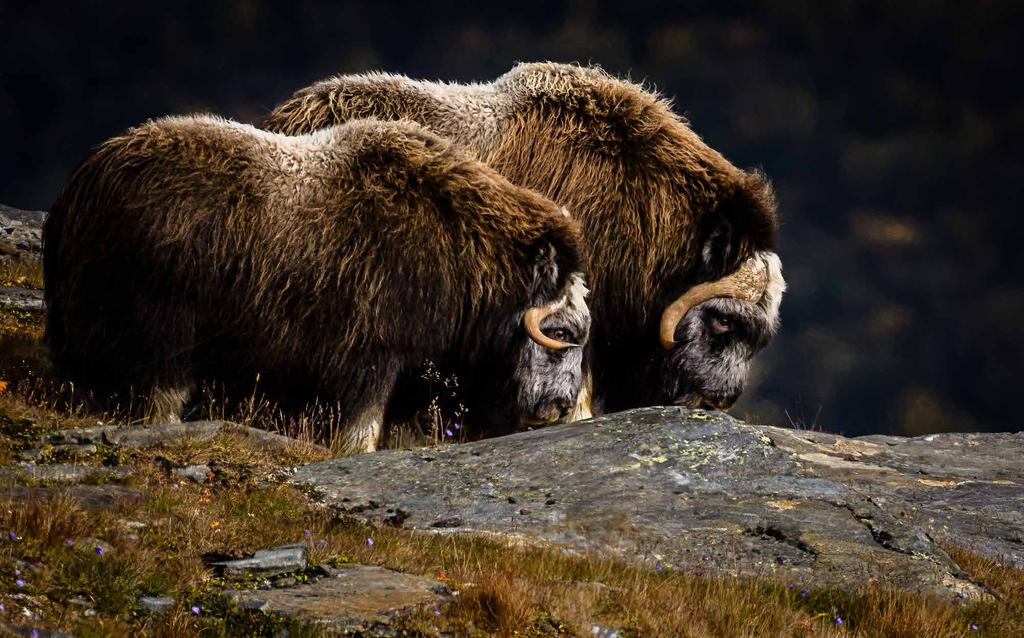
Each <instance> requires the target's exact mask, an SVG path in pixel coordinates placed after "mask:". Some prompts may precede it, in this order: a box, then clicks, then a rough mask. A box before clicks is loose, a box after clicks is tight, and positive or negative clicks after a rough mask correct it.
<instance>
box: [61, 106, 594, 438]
mask: <svg viewBox="0 0 1024 638" xmlns="http://www.w3.org/2000/svg"><path fill="white" fill-rule="evenodd" d="M44 242H45V244H44V270H45V279H46V300H47V303H48V305H49V314H48V328H47V335H48V340H49V345H50V348H51V352H52V355H53V361H54V363H55V365H56V367H57V369H58V371H59V372H60V373H61V375H62V376H64V377H65V378H67V379H69V380H72V381H74V382H76V384H77V386H78V388H79V389H80V390H83V391H89V392H92V393H93V394H95V395H97V396H117V397H120V398H121V399H122V400H123V399H124V398H125V397H126V394H127V393H128V392H135V393H138V394H140V395H141V396H143V397H148V398H149V399H150V400H151V402H152V403H151V407H152V409H153V410H155V411H156V412H157V413H158V414H156V415H154V418H165V417H166V418H173V417H174V414H173V413H174V411H175V410H177V409H180V407H181V404H182V402H183V400H184V397H186V396H187V395H188V393H189V392H191V391H192V390H193V389H194V388H195V385H196V383H197V382H198V381H200V380H207V379H214V380H219V381H223V382H224V383H226V384H228V385H229V386H236V387H240V388H248V389H251V388H252V384H253V383H254V380H255V379H256V376H257V375H260V378H261V382H260V383H261V386H260V387H261V389H263V390H265V391H267V392H268V394H270V395H271V396H276V397H280V398H282V399H285V400H289V401H292V402H298V403H302V402H304V401H311V400H316V399H319V400H322V401H326V402H328V403H336V404H338V405H340V406H342V409H343V410H344V412H343V414H342V416H343V420H346V419H347V420H350V421H359V420H360V419H364V420H365V419H366V418H369V417H366V416H365V415H364V414H362V413H363V412H365V410H369V409H373V410H376V411H378V412H379V411H380V410H382V409H383V407H382V405H383V403H384V402H386V394H387V393H388V392H389V389H390V388H391V387H393V384H394V379H395V377H396V375H397V374H398V373H399V372H400V371H401V370H403V369H406V368H413V367H416V366H418V365H420V364H421V362H422V361H423V360H424V359H426V358H434V359H438V360H440V359H452V358H454V359H456V360H457V362H460V363H462V364H464V365H467V366H470V367H471V368H473V367H474V366H475V367H476V369H478V370H482V369H487V367H488V366H491V367H492V368H495V369H496V370H498V372H497V373H501V372H502V371H500V368H501V367H502V365H503V363H507V361H505V360H503V359H502V357H505V359H506V360H507V359H508V358H509V357H511V356H513V355H512V351H513V343H514V342H516V339H521V335H520V332H521V330H520V328H519V325H518V324H517V317H521V316H522V312H523V310H524V309H525V308H527V307H528V306H530V305H534V304H538V303H547V302H549V301H553V300H557V299H559V298H561V297H562V296H564V295H565V294H566V290H567V288H568V287H569V286H570V285H572V282H573V280H572V274H573V273H577V272H578V271H580V270H581V267H580V257H579V255H578V244H579V229H578V227H577V226H576V224H575V222H573V221H572V220H571V219H568V218H566V217H565V216H564V215H563V214H562V212H561V211H560V209H559V208H558V207H556V206H555V205H554V204H553V203H552V202H550V201H549V200H547V199H545V198H544V197H541V196H540V195H538V194H536V193H533V192H531V191H529V190H526V189H523V188H518V187H515V186H513V185H511V184H510V183H509V182H508V181H507V180H506V179H505V178H503V177H502V176H500V175H499V174H497V173H496V172H495V171H493V170H491V169H490V168H488V167H487V166H486V165H484V164H482V163H480V162H479V161H476V160H475V159H473V158H472V157H470V156H469V155H468V154H467V153H465V152H463V151H462V150H460V149H459V148H458V147H457V146H455V145H453V144H451V143H449V142H447V141H445V140H443V139H441V138H439V137H438V136H436V135H434V134H432V133H429V132H427V131H425V130H424V129H423V128H421V127H420V126H418V125H415V124H412V123H389V122H380V121H376V120H365V121H358V122H350V123H347V124H345V125H342V126H337V127H334V128H331V129H327V130H322V131H318V132H316V133H313V134H310V135H304V136H298V137H289V136H285V135H277V134H273V133H268V132H265V131H261V130H258V129H255V128H253V127H251V126H248V125H243V124H238V123H235V122H230V121H226V120H223V119H219V118H214V117H207V116H194V117H172V118H164V119H160V120H157V121H152V122H149V123H146V124H144V125H142V126H139V127H137V128H134V129H131V130H129V131H128V132H127V133H125V134H124V135H121V136H118V137H115V138H112V139H110V140H109V141H107V142H105V143H103V144H102V145H101V146H99V147H98V148H97V149H95V151H93V152H92V153H91V154H90V155H89V156H88V157H87V158H86V159H85V160H84V161H83V162H82V164H81V165H80V166H79V167H78V168H77V170H76V171H75V172H74V174H73V175H72V176H71V178H70V180H69V181H68V183H67V185H66V186H65V188H64V190H63V192H62V193H61V195H60V197H59V199H58V200H57V202H56V203H55V204H54V206H53V207H52V208H51V213H50V215H49V218H48V220H47V223H46V228H45V232H44ZM542 267H546V268H547V269H546V270H543V272H542V274H543V275H544V276H542V277H538V276H537V275H538V268H542ZM517 313H518V314H517ZM503 373H504V374H505V376H507V375H508V366H506V368H505V370H504V371H503ZM481 375H482V376H483V377H486V376H487V375H486V374H483V373H481ZM160 412H165V413H166V414H159V413H160ZM373 419H376V424H375V427H377V429H378V432H377V433H379V426H380V424H379V420H380V417H379V415H377V416H374V417H373ZM371 420H372V419H371ZM371 434H372V436H374V437H375V436H376V433H371ZM371 434H367V433H366V432H357V433H356V434H353V436H354V437H355V439H353V441H352V442H351V443H352V446H353V447H355V448H361V449H372V447H373V443H372V442H370V443H367V441H366V440H365V439H366V437H367V436H371Z"/></svg>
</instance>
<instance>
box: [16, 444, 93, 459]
mask: <svg viewBox="0 0 1024 638" xmlns="http://www.w3.org/2000/svg"><path fill="white" fill-rule="evenodd" d="M98 451H99V448H97V447H96V446H95V445H93V444H91V443H84V444H68V445H49V446H46V447H39V448H32V449H28V450H23V451H22V452H21V453H20V454H19V455H18V456H20V457H21V458H22V459H24V460H26V461H38V460H39V459H41V458H44V457H46V456H47V455H49V456H78V457H85V456H92V455H93V454H96V452H98Z"/></svg>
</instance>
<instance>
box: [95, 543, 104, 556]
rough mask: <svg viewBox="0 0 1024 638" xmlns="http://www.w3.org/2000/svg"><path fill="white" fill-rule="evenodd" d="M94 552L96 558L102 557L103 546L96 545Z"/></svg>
mask: <svg viewBox="0 0 1024 638" xmlns="http://www.w3.org/2000/svg"><path fill="white" fill-rule="evenodd" d="M95 552H96V555H97V556H102V555H103V546H102V545H97V546H96V549H95Z"/></svg>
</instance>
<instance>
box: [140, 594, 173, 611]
mask: <svg viewBox="0 0 1024 638" xmlns="http://www.w3.org/2000/svg"><path fill="white" fill-rule="evenodd" d="M174 602H175V601H174V599H173V598H163V597H160V596H142V597H140V598H139V606H140V607H142V608H143V609H146V610H148V611H149V612H151V613H154V614H157V615H160V614H166V613H167V612H168V611H169V610H170V609H171V607H174Z"/></svg>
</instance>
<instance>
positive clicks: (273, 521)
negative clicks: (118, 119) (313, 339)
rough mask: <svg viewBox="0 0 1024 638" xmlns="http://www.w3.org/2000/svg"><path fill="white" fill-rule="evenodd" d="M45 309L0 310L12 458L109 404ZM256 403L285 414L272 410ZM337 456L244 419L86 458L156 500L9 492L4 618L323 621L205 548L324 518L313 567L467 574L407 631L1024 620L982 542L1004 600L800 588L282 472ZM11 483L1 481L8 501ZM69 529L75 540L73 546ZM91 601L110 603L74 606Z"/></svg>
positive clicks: (976, 565) (241, 552)
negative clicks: (269, 608)
mask: <svg viewBox="0 0 1024 638" xmlns="http://www.w3.org/2000/svg"><path fill="white" fill-rule="evenodd" d="M21 276H28V275H25V274H23V275H21ZM41 320H42V317H40V316H39V315H31V314H24V313H22V314H17V313H10V312H5V311H3V310H0V380H2V381H8V385H7V387H6V389H5V390H4V391H3V392H0V463H2V464H4V465H8V464H11V463H13V462H16V461H17V454H18V452H19V451H20V450H22V449H24V448H25V447H26V446H27V445H28V444H29V442H30V441H31V440H32V439H34V438H36V437H38V436H39V435H40V434H42V433H44V432H46V431H49V430H55V429H62V428H67V427H73V426H78V425H90V424H94V423H95V422H96V421H97V420H109V419H110V416H109V415H97V414H90V413H88V412H87V411H85V410H82V409H79V410H78V411H75V412H68V411H67V409H66V407H65V406H64V404H63V400H62V391H61V389H60V388H59V386H57V385H56V384H55V383H54V382H53V380H52V377H51V375H50V372H49V366H48V365H47V363H46V360H45V353H44V349H43V348H42V346H41V342H40V338H41V335H42V323H41ZM243 418H246V419H249V422H250V423H252V424H254V425H263V426H266V427H278V428H280V427H281V424H280V423H279V422H277V421H274V419H273V417H268V416H266V415H261V413H260V411H259V410H250V411H249V413H248V414H247V415H243ZM261 419H262V420H261ZM315 426H316V423H314V422H312V421H310V422H309V423H308V424H307V425H306V426H304V427H305V428H306V429H307V430H308V429H312V428H314V427H315ZM300 433H301V432H300ZM306 433H307V434H309V432H306ZM325 456H326V454H325V453H324V452H323V451H322V449H320V448H316V447H312V446H306V447H302V446H299V447H296V448H295V449H292V450H288V451H283V452H282V451H272V450H266V449H263V448H261V447H260V446H258V445H255V444H253V443H252V442H250V441H247V440H246V439H244V438H242V437H239V436H237V435H232V434H230V433H226V434H222V435H220V436H218V437H217V438H216V439H215V440H214V441H213V442H211V443H204V444H182V445H178V446H175V447H172V448H169V449H168V448H165V449H157V450H141V451H123V450H118V451H111V450H102V449H101V450H100V451H99V452H98V453H97V454H95V455H93V456H92V457H89V458H86V459H84V460H81V461H79V462H81V463H85V464H103V463H106V464H120V465H126V466H130V467H131V468H133V469H134V471H135V474H134V475H133V476H132V477H131V478H130V479H128V480H127V482H126V484H127V485H129V486H131V487H134V488H136V489H139V490H141V491H142V492H144V493H145V495H146V497H145V499H144V500H143V501H142V502H139V503H134V504H125V505H124V506H122V507H119V508H117V509H115V510H112V511H104V512H99V513H94V512H92V513H91V512H86V511H84V510H82V509H81V507H80V506H79V504H77V503H76V502H75V501H74V500H73V499H71V498H69V497H66V496H59V497H57V498H55V499H54V500H51V501H46V502H39V501H33V502H0V532H2V533H3V534H4V535H6V534H7V533H9V532H14V533H15V534H16V536H17V539H16V540H9V539H6V536H5V538H3V539H0V602H2V603H3V605H4V611H2V612H0V621H3V622H9V623H14V624H26V623H27V622H29V621H28V619H27V618H26V616H25V615H24V611H23V610H24V609H25V608H28V609H29V610H30V611H31V612H32V613H33V614H36V616H37V618H36V620H34V621H33V622H32V624H33V626H36V627H41V628H51V629H58V628H59V629H61V630H63V631H66V632H69V633H72V634H74V635H76V636H86V637H87V636H111V635H126V636H127V635H150V636H225V635H232V636H234V635H246V636H250V635H251V636H273V635H276V634H277V633H278V632H279V631H280V630H281V629H288V630H289V632H290V635H292V636H307V635H308V636H313V635H319V634H320V633H321V632H322V629H321V628H318V627H315V626H303V625H302V624H301V623H298V622H296V621H291V620H285V619H277V618H273V617H269V616H266V615H264V614H261V613H259V612H242V611H238V610H236V609H233V608H231V607H230V606H228V605H227V604H226V603H224V602H223V601H222V599H221V597H220V592H221V591H222V590H223V589H224V587H225V586H226V583H224V582H223V581H221V580H220V579H218V578H217V577H216V576H215V575H214V572H213V571H212V570H211V569H210V568H209V567H208V566H207V565H206V564H205V563H204V561H203V557H204V556H205V555H218V556H235V557H242V556H245V555H248V554H250V553H252V552H254V551H256V550H258V549H263V548H266V547H271V546H274V545H280V544H285V543H294V542H300V541H302V540H303V539H304V538H305V534H304V532H305V530H310V532H311V538H310V543H311V544H310V551H309V556H310V559H311V563H312V564H313V565H316V564H324V563H328V564H334V565H338V564H342V563H346V562H353V561H358V562H362V563H369V564H374V565H381V566H385V567H390V568H394V569H398V570H402V571H406V572H410V573H414V574H422V575H427V576H431V577H434V578H438V579H441V580H443V581H445V582H447V583H449V584H450V585H452V586H453V587H455V588H456V589H457V590H459V592H460V594H459V595H458V596H457V597H456V598H455V600H454V602H452V603H451V604H450V605H449V606H447V607H445V608H444V609H443V610H440V611H441V614H440V615H439V616H438V615H435V613H434V611H435V610H434V609H433V608H426V609H422V610H420V611H418V612H416V613H414V614H412V615H410V616H408V617H405V618H402V619H400V620H399V621H398V625H399V627H400V628H401V629H403V630H405V631H406V632H407V634H406V635H423V634H426V635H433V634H435V633H437V632H439V631H444V632H449V633H451V634H453V635H457V636H491V635H495V636H590V635H592V633H591V630H592V627H593V626H594V625H601V626H605V627H612V628H616V629H619V630H620V631H621V632H622V635H624V636H708V635H720V636H879V637H882V636H907V637H910V636H913V637H918V636H974V635H982V636H1022V635H1024V573H1022V572H1021V571H1019V570H1016V569H1013V568H1011V567H1008V566H1005V565H1001V564H999V563H997V562H995V561H991V560H989V559H986V558H984V557H981V556H979V555H977V554H975V553H972V552H970V551H969V550H968V549H964V548H956V547H949V548H946V549H947V551H949V552H950V554H951V556H952V557H953V558H954V559H955V560H956V561H957V563H958V564H959V565H960V566H961V567H962V568H963V569H964V570H965V571H966V572H967V573H968V574H969V575H970V576H971V578H973V579H974V580H975V581H976V582H978V583H981V584H983V585H985V586H987V587H989V588H990V589H991V590H992V591H994V592H996V593H997V598H996V599H994V600H991V601H987V602H964V603H950V602H948V601H943V600H937V599H934V598H930V597H927V596H923V595H919V594H912V593H907V592H898V591H892V590H885V589H880V588H876V587H874V586H865V587H862V588H860V589H854V590H853V591H841V590H837V589H829V588H817V587H814V586H813V585H812V586H810V587H809V591H808V593H807V595H806V596H803V595H801V589H802V586H797V587H794V588H792V589H790V588H789V587H787V583H785V582H779V581H773V580H751V579H735V578H716V577H710V576H697V575H695V574H690V573H678V572H672V571H669V570H665V571H662V572H656V571H654V570H651V569H641V568H637V567H635V566H631V565H628V564H625V563H622V562H618V561H615V560H610V559H607V558H602V557H598V556H580V555H572V556H570V555H567V554H563V553H559V552H556V551H552V550H549V549H543V548H531V547H509V546H508V545H505V544H500V543H496V542H493V541H491V540H487V539H483V538H477V537H465V536H438V535H427V534H419V533H413V532H410V531H407V530H403V529H396V528H391V527H382V528H370V527H366V526H364V525H362V524H359V523H356V522H352V521H346V520H342V519H339V518H337V517H336V516H334V515H333V514H332V512H330V511H328V510H326V509H324V508H322V507H320V506H318V505H317V504H315V503H311V502H310V501H309V500H308V499H307V498H306V497H305V496H304V495H303V494H301V493H300V492H299V491H297V490H295V489H292V488H290V487H288V486H286V485H284V484H282V476H281V474H280V472H279V471H278V468H279V467H280V466H287V465H293V464H297V463H303V462H309V461H314V460H319V459H322V458H325ZM193 463H206V464H209V465H210V466H211V467H212V468H214V477H213V479H212V480H211V481H210V482H208V483H207V484H203V485H198V484H195V483H193V482H191V481H187V480H184V479H181V478H179V477H176V476H175V475H173V474H172V473H171V472H170V471H169V469H168V468H169V467H171V466H179V465H185V464H193ZM4 480H5V481H7V483H11V479H4ZM4 494H5V492H4V490H3V489H2V487H0V501H2V500H3V498H4V496H3V495H4ZM367 537H372V538H373V540H374V543H373V545H372V546H369V545H367V544H366V538H367ZM90 538H95V539H101V540H102V542H104V543H106V544H109V547H110V549H109V551H107V552H105V553H104V554H103V555H102V556H101V555H97V554H96V552H95V551H94V546H92V545H90V542H89V541H87V540H84V539H90ZM69 539H71V540H75V539H78V540H77V541H76V543H75V545H73V546H71V547H69V546H68V544H67V541H68V540H69ZM15 569H19V570H21V575H20V576H16V575H15V572H14V570H15ZM305 573H308V572H305ZM305 573H303V574H298V576H299V577H300V578H301V577H303V576H304V575H305ZM18 578H21V579H22V580H24V581H25V584H24V587H20V586H18V584H17V582H16V580H17V579H18ZM142 595H159V596H170V597H173V598H175V599H176V600H177V601H178V604H177V605H176V607H175V608H174V609H173V610H172V611H171V612H170V613H168V614H166V615H164V616H153V615H151V614H149V613H147V612H145V611H144V610H142V609H140V608H139V607H138V605H137V600H138V597H139V596H142ZM78 599H84V600H85V601H87V602H88V604H89V605H90V606H91V607H92V608H93V610H94V611H95V614H93V615H88V614H86V613H85V612H84V608H83V607H81V606H79V605H75V604H73V602H72V601H73V600H78ZM193 605H195V606H198V607H199V608H200V614H199V615H194V614H193V613H192V612H191V610H190V608H191V607H192V606H193ZM837 617H841V618H842V619H843V623H842V625H839V626H837V625H836V621H835V619H836V618H837ZM972 624H976V625H978V627H979V631H978V632H974V631H972V630H971V625H972Z"/></svg>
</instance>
